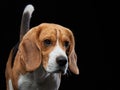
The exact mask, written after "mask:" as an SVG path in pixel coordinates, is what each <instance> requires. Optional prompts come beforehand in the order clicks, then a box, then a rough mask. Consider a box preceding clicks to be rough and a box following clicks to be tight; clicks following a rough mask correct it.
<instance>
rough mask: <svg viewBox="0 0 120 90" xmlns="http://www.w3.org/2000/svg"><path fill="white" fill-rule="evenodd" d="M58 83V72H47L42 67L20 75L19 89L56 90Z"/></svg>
mask: <svg viewBox="0 0 120 90" xmlns="http://www.w3.org/2000/svg"><path fill="white" fill-rule="evenodd" d="M59 85H60V74H59V73H52V74H50V73H47V72H45V71H44V70H43V69H42V68H39V69H37V70H36V71H34V72H31V73H27V74H25V75H20V77H19V80H18V88H19V90H58V88H59Z"/></svg>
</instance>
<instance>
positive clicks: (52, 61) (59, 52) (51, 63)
mask: <svg viewBox="0 0 120 90" xmlns="http://www.w3.org/2000/svg"><path fill="white" fill-rule="evenodd" d="M59 56H63V57H65V58H66V59H67V55H66V53H65V51H64V50H63V49H62V48H61V47H60V45H59V41H58V39H57V42H56V45H55V47H54V49H53V50H52V52H51V53H50V54H49V60H48V66H47V71H49V72H53V71H55V70H57V69H58V64H57V63H56V58H57V57H59Z"/></svg>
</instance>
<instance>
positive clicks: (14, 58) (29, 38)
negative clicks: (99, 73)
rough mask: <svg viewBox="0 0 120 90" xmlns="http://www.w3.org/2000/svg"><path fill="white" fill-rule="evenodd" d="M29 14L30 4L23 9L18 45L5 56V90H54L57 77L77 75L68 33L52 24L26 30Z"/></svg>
mask: <svg viewBox="0 0 120 90" xmlns="http://www.w3.org/2000/svg"><path fill="white" fill-rule="evenodd" d="M33 11H34V7H33V6H32V5H31V4H29V5H27V6H26V7H25V9H24V12H23V15H22V20H21V30H20V40H19V43H18V44H17V45H16V46H14V47H13V49H12V50H11V52H10V54H9V58H8V61H7V64H6V71H5V75H6V86H7V90H58V89H59V86H60V82H61V75H65V74H66V73H67V71H68V70H70V71H71V72H73V73H74V74H79V69H78V66H77V55H76V53H75V49H74V48H75V40H74V35H73V33H72V31H71V30H69V29H68V28H66V27H63V26H61V25H58V24H53V23H42V24H40V25H38V26H35V27H33V28H31V29H29V24H30V18H31V16H32V13H33Z"/></svg>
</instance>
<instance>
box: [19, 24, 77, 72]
mask: <svg viewBox="0 0 120 90" xmlns="http://www.w3.org/2000/svg"><path fill="white" fill-rule="evenodd" d="M74 48H75V41H74V36H73V33H72V32H71V31H70V30H69V29H68V28H65V27H63V26H60V25H57V24H48V23H43V24H40V25H38V26H36V27H33V28H32V29H31V30H30V31H28V32H27V33H26V34H25V36H24V37H23V39H22V41H21V44H20V53H21V54H20V58H21V60H20V61H21V65H22V66H23V67H24V69H25V70H26V71H34V70H35V69H37V68H38V67H40V65H42V66H43V67H44V69H45V71H46V72H49V73H57V72H61V73H62V74H66V72H67V70H68V68H69V69H70V70H71V71H72V72H73V73H74V74H79V69H78V66H77V56H76V53H75V50H74Z"/></svg>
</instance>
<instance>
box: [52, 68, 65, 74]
mask: <svg viewBox="0 0 120 90" xmlns="http://www.w3.org/2000/svg"><path fill="white" fill-rule="evenodd" d="M52 73H61V74H62V75H65V74H66V68H65V67H60V68H59V69H57V70H55V71H54V72H52Z"/></svg>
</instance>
